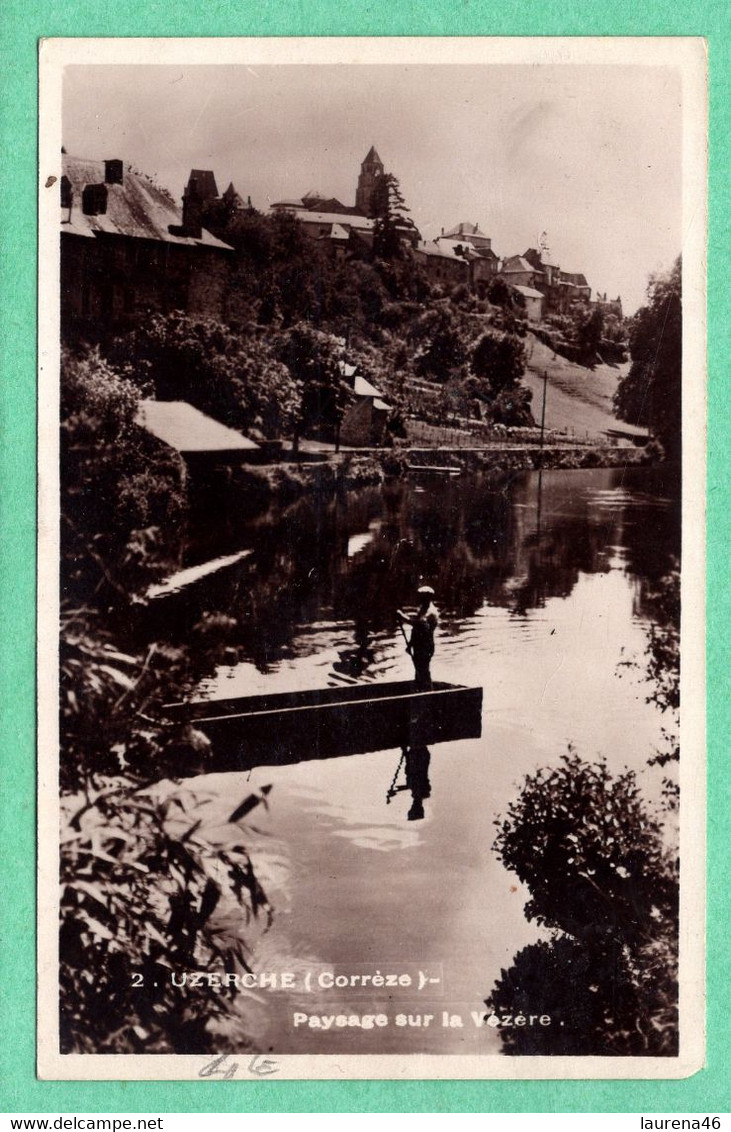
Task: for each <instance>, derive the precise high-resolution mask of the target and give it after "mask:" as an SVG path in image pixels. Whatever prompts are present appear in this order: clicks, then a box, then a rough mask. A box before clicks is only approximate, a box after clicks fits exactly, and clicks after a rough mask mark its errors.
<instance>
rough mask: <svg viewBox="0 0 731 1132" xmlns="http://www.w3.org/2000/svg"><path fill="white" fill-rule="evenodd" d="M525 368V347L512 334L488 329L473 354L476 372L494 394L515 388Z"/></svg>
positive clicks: (473, 367) (473, 365)
mask: <svg viewBox="0 0 731 1132" xmlns="http://www.w3.org/2000/svg"><path fill="white" fill-rule="evenodd" d="M524 368H525V347H524V346H523V343H522V342H521V341H520V339H519V338H516V337H515V335H512V334H501V333H499V332H495V331H488V333H487V334H484V335H483V336H482V338H481V339H480V341H479V342H478V343H477V345H476V346H475V349H474V352H473V354H472V369H473V371H474V373H475V374H476V375H477V376H478V377H481V378H482V379H483V380H484V381H486V382H487V383H488V385H489V386H490V389H491V390H492V391H493V393H494V394H498V393H500V392H502V391H503V390H505V389H512V388H514V387H515V385H516V384H517V382H518V381H519V380H520V378H521V377H522V376H523V371H524Z"/></svg>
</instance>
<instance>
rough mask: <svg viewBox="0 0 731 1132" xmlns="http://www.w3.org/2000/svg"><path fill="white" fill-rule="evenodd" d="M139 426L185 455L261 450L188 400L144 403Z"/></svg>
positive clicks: (140, 411) (139, 413) (141, 406)
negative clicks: (189, 453) (190, 403)
mask: <svg viewBox="0 0 731 1132" xmlns="http://www.w3.org/2000/svg"><path fill="white" fill-rule="evenodd" d="M137 423H138V424H139V425H141V426H142V428H146V429H147V431H148V432H151V433H152V435H153V436H156V437H157V438H158V440H162V441H163V442H164V443H165V444H168V445H169V446H170V447H171V448H175V449H176V451H178V452H182V453H186V452H234V451H236V452H251V451H254V450H256V449H257V448H258V447H259V445H258V444H255V443H254V441H253V440H249V438H248V437H246V436H242V435H241V433H240V432H236V431H235V430H234V429H232V428H229V427H228V426H227V425H224V424H221V423H220V421H216V420H214V419H213V417H209V416H206V414H205V413H202V412H201V411H200V409H195V408H194V407H193V406H192V405H189V404H188V402H187V401H152V400H145V401H141V402H140V407H139V411H138V413H137Z"/></svg>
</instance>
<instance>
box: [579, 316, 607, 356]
mask: <svg viewBox="0 0 731 1132" xmlns="http://www.w3.org/2000/svg"><path fill="white" fill-rule="evenodd" d="M603 331H604V314H603V312H602V309H601V307H594V309H593V310H592V311H591V313H590V314H589V315H587V316H586V317H585V318H584V319H582V320H581V322H580V323H579V325H578V327H577V330H576V342H577V345H578V347H579V356H580V358H581V364H582V365H585V366H590V367H593V366H594V364H595V362H596V355H597V351H598V350H599V347H600V345H601V341H602V334H603Z"/></svg>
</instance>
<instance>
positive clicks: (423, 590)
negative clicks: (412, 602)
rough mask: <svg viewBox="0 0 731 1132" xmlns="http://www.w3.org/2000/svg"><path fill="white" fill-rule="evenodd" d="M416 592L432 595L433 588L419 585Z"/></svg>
mask: <svg viewBox="0 0 731 1132" xmlns="http://www.w3.org/2000/svg"><path fill="white" fill-rule="evenodd" d="M416 592H417V593H418V594H428V595H429V597H434V590H433V589H432V588H431V586H419V588H418V590H417V591H416Z"/></svg>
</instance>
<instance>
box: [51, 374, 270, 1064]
mask: <svg viewBox="0 0 731 1132" xmlns="http://www.w3.org/2000/svg"><path fill="white" fill-rule="evenodd" d="M138 397H139V389H138V388H137V387H136V386H135V385H134V384H133V383H132V382H131V381H130V380H129V379H128V378H126V377H120V376H119V375H118V374H117V373H115V372H114V370H113V369H112V368H111V367H110V365H109V364H108V363H107V362H105V361H104V360H103V359H101V358H100V356H99V354H98V353H96V352H93V353H90V354H86V355H84V356H82V357H81V358H77V357H73V356H71V355H65V356H64V359H63V372H62V413H63V422H62V430H63V443H62V499H61V510H62V518H63V527H62V530H63V538H62V560H63V568H62V585H63V594H64V601H63V606H62V623H61V634H60V691H61V700H60V731H61V759H60V782H61V793H62V834H61V881H62V899H61V934H60V962H61V972H60V975H61V987H62V1002H61V1034H62V1045H63V1049H64V1050H65V1051H67V1052H72V1051H76V1052H80V1051H84V1050H92V1049H93V1050H94V1051H96V1052H100V1051H102V1052H136V1051H139V1050H149V1051H152V1052H176V1051H180V1052H183V1051H189V1050H193V1049H200V1050H208V1049H209V1048H210V1047H211V1044H212V1042H213V1037H212V1034H213V1029H212V1028H215V1026H216V1024H217V1023H218V1022H221V1021H222V1020H223V1018H224V1016H225V1015H227V1014H228V1011H229V1009H230V1003H229V1002H228V1000H227V994H228V995H229V997H230V993H231V992H226V991H223V992H221V993H219V994H213V993H212V992H211V990H210V989H205V990H200V991H197V990H194V989H193V988H191V987H190V986H180V985H178V986H176V985H175V984H174V983H173V982H172V979H171V977H170V975H171V965H174V964H176V963H177V964H184V965H185V966H186V967H187V968H188V969H189V970H203V971H206V972H219V973H220V972H222V971H223V970H224V969H226V970H231V969H232V967H236V966H237V965H238V968H239V969H240V968H242V967H245V964H246V958H245V954H244V952H243V950H242V945H241V940H240V938H239V936H238V935H237V936H236V938H234V937H233V936H232V937H230V938H229V937H226V936H225V934H222V932H223V928H222V924H223V923H224V921H225V917H226V910H227V909H228V910H229V918H230V909H232V908H234V907H235V908H237V909H238V914H237V919H238V920H240V919H241V914H242V912H243V913H244V915H246V916H248V917H250V918H254V917H259V918H260V919H262V920H265V919H266V914H268V909H267V905H266V899H265V897H264V894H263V892H262V891H261V888H260V886H259V884H258V881H257V879H256V876H255V874H254V871H253V869H252V866H251V862H250V860H249V858H248V855H247V852H246V848H245V846H244V845H243V843H242V840H241V838H239V837H238V836H235V837H234V838H233V839H232V841H231V843H230V842H229V841H228V840H227V842H226V845H225V847H223V846H222V845H220V844H218V843H217V842H216V841H215V840H212V839H211V838H210V837H208V836H206V835H205V832H204V831H203V829H202V828H201V822H200V820H199V818H198V816H197V812H196V811H197V809H198V803H199V801H200V799H199V798H198V797H197V795H196V794H194V793H193V792H191V791H189V790H184V789H182V788H178V789H177V790H175V789H174V788H173V786H172V784H171V783H169V782H168V783H167V784H165V783H160V781H159V780H160V779H164V778H165V776H168V777H173V776H175V775H178V774H181V773H192V772H193V771H195V770H200V769H202V768H204V767H205V765H206V755H207V753H208V746H209V745H208V740H207V739H206V737H205V736H204V735H203V734H202V733H201V732H199V731H197V729H195V728H194V727H192V726H190V725H189V724H187V723H186V722H185V721H184V720H181V721H179V722H176V721H174V720H172V719H171V718H169V717H168V715H167V712H166V710H165V705H166V704H169V703H171V702H175V701H179V700H181V699H183V698H185V696H186V695H187V693H188V692H189V691H190V689H191V688H192V687H193V685H194V684H195V683H196V682H197V681H198V680H199V679H200V677H201V675H202V674H203V673H204V672H208V671H210V669H211V667H212V665H213V663H214V661H215V658H216V656H217V654H218V650H219V648H220V645H221V643H222V642H223V641H225V640H226V638H227V635H228V633H229V631H230V628H231V624H232V622H231V621H230V619H229V618H227V617H221V616H220V615H219V616H216V617H210V616H208V617H204V618H203V619H202V620H201V622H200V623H199V624H198V625H196V626H193V628H192V631H191V633H190V637H189V647H187V648H172V647H171V646H170V645H167V644H161V643H159V642H155V641H154V640H153V641H152V642H150V643H148V644H146V645H145V646H144V647H143V648H140V645H139V644H138V643H135V638H134V634H132V633H130V622H131V621H132V619H133V618H132V615H133V612H134V610H135V609H139V608H142V607H143V606H142V605H141V603H143V602H144V598H143V597H142V596H141V595H143V594H144V591H145V589H146V586H147V584H149V582H150V581H151V580H153V579H155V578H157V577H159V576H160V574H161V573H162V572H163V571H166V570H169V569H170V568H171V567H172V566H174V565H176V564H177V555H178V553H179V543H178V539H179V538H180V531H181V529H182V528H183V526H184V519H185V515H186V507H187V499H186V492H185V477H184V472H183V469H182V467H181V465H180V464H179V462H178V460H177V457H175V456H171V454H170V452H169V450H167V449H165V448H163V446H161V445H158V444H157V442H155V441H153V440H152V439H151V438H149V437H148V436H147V434H146V433H144V432H143V430H142V429H140V428H138V426H137V425H136V424H135V417H136V413H137V408H138ZM154 782H157V783H158V785H157V786H152V785H151V784H152V783H154ZM260 800H261V799H260V798H258V799H257V798H255V799H254V802H250V803H249V801H248V799H247V805H248V808H247V809H246V812H248V810H249V809H251V808H252V807H253V805H254V804H255V803H256V802H257V801H260ZM242 805H243V803H242ZM237 809H238V815H237V814H236V813H234V814H233V815H232V819H230V820H235V822H236V823H238V822H239V821H240V819H241V817H242V816H243V815H244V810H242V807H241V806H239V807H237ZM139 975H142V978H143V988H142V989H141V988H137V987H135V986H134V985H133V984H134V983H135V982H136V981H137V977H138V976H139ZM155 983H157V984H158V986H157V987H155ZM102 1004H103V1005H102Z"/></svg>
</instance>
